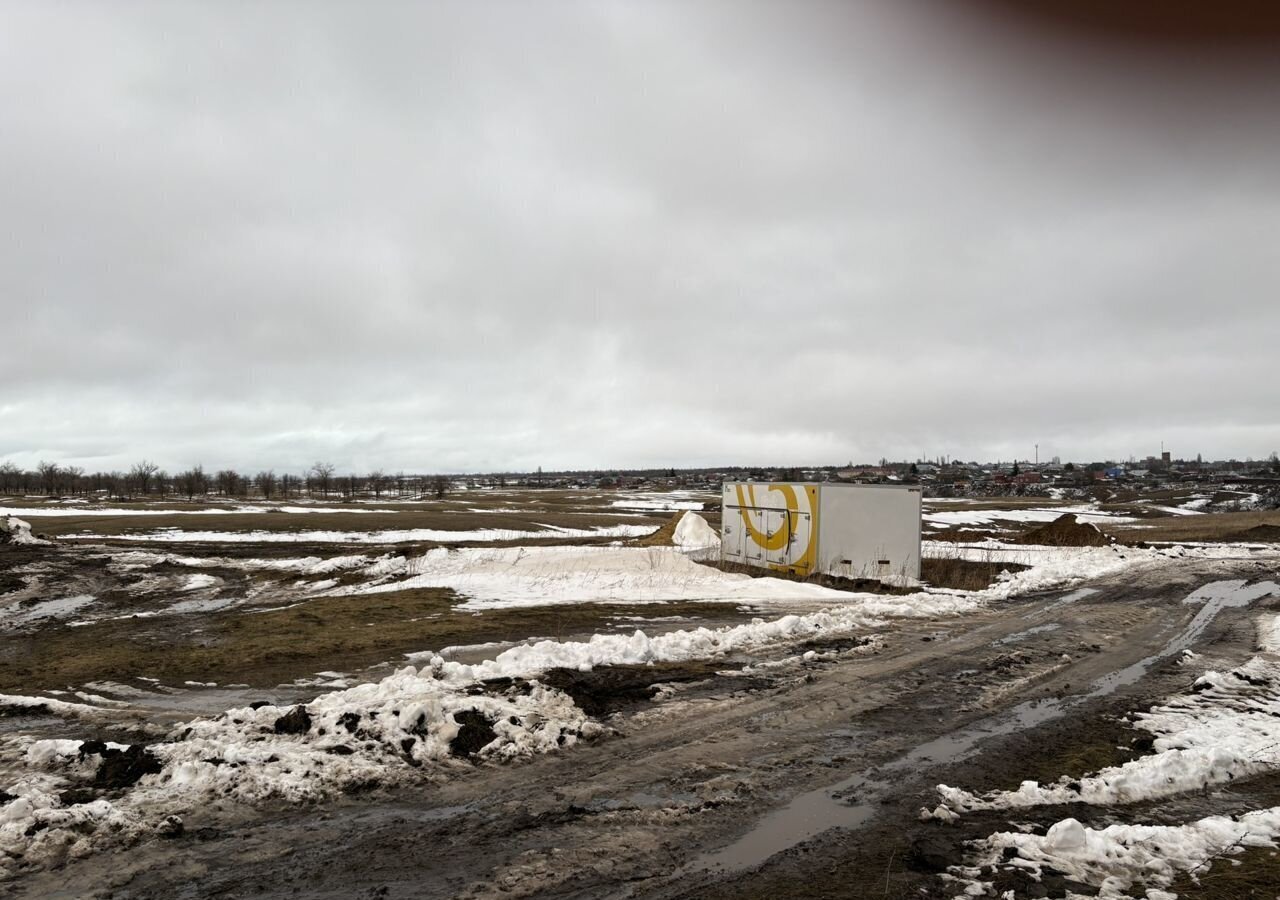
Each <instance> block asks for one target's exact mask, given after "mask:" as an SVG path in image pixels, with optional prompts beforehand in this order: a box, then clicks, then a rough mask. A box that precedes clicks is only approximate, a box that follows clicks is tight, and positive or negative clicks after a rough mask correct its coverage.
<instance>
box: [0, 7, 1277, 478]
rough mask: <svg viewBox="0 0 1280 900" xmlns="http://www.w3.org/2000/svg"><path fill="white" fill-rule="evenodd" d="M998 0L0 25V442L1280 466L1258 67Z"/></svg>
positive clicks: (561, 462) (282, 458) (1268, 177)
mask: <svg viewBox="0 0 1280 900" xmlns="http://www.w3.org/2000/svg"><path fill="white" fill-rule="evenodd" d="M998 7H999V4H982V3H972V4H968V3H961V2H956V3H953V4H950V5H948V6H945V7H944V6H942V5H939V4H924V3H903V2H895V0H868V2H864V3H860V4H844V3H842V4H837V3H830V4H826V3H807V4H787V5H780V4H772V3H761V4H750V3H745V4H744V3H739V2H734V3H710V2H694V3H675V2H672V3H646V4H630V3H621V2H619V3H593V2H581V3H568V2H558V3H550V4H536V5H532V4H523V3H515V2H511V3H503V2H494V3H485V4H470V3H456V4H451V3H436V4H404V5H401V4H393V3H386V4H379V5H374V6H373V7H367V6H366V7H361V8H359V9H357V8H356V7H352V6H350V5H347V4H333V5H332V6H323V5H319V4H313V3H307V4H286V3H273V4H259V5H255V6H252V7H236V8H228V7H225V6H220V5H217V4H204V5H194V4H193V5H183V4H171V3H162V4H155V5H132V6H130V5H125V6H123V7H121V6H114V7H112V8H111V9H107V8H105V7H103V6H101V5H97V4H84V5H75V4H57V5H49V4H42V3H32V4H29V5H22V4H18V3H12V4H7V5H6V6H5V7H4V9H3V10H2V11H0V108H3V109H5V111H6V123H5V126H4V127H3V129H0V167H2V169H3V171H5V172H6V173H8V176H9V177H6V178H4V179H0V227H3V229H4V232H5V240H4V241H3V243H2V244H0V303H2V304H3V308H4V317H3V321H4V322H5V328H4V347H5V352H4V353H3V354H0V384H3V389H2V390H0V459H6V458H7V459H12V460H14V461H15V462H18V463H19V464H32V463H34V461H35V460H36V459H38V458H42V457H44V458H51V459H59V460H64V461H68V462H75V463H78V464H81V465H85V466H86V467H88V468H91V469H94V468H110V467H117V466H121V465H124V464H126V463H127V462H129V461H131V460H134V459H136V458H138V457H140V456H148V457H152V458H156V459H158V460H159V461H161V462H163V463H164V464H165V465H168V466H171V467H172V466H179V465H184V464H187V463H191V462H196V461H203V462H204V463H205V464H206V465H217V466H221V465H237V466H243V467H246V468H251V467H255V466H262V465H272V466H276V467H278V468H298V467H302V466H305V465H306V464H308V463H310V462H311V461H313V460H314V459H316V458H331V459H334V460H335V461H336V462H338V463H339V464H340V466H342V467H343V468H348V467H355V468H363V467H373V466H383V467H389V468H405V469H410V470H448V471H465V470H491V469H520V468H532V467H535V466H538V465H543V466H545V467H547V468H561V467H596V466H600V467H603V466H610V465H618V466H643V465H668V464H669V465H682V464H714V463H730V462H778V463H803V462H844V461H847V460H849V459H869V458H878V457H880V456H890V457H900V456H909V457H915V456H916V455H918V454H925V455H937V454H940V453H946V454H949V455H956V456H961V457H965V458H987V457H992V458H994V457H1002V458H1008V457H1010V456H1013V455H1019V456H1024V457H1025V456H1028V455H1030V454H1031V452H1032V445H1033V444H1034V443H1036V442H1038V443H1039V444H1040V447H1041V454H1042V456H1048V455H1053V454H1058V455H1061V456H1063V457H1064V458H1092V457H1104V456H1113V457H1114V456H1128V455H1129V454H1131V453H1133V454H1139V455H1145V454H1146V453H1149V452H1155V451H1156V450H1157V449H1158V442H1159V441H1161V440H1164V441H1165V442H1166V443H1167V444H1168V445H1169V446H1171V447H1172V448H1173V449H1174V451H1175V453H1185V454H1186V455H1194V454H1195V453H1196V452H1203V453H1204V454H1205V455H1206V456H1218V455H1239V456H1242V457H1243V456H1245V455H1254V456H1263V455H1265V454H1267V453H1269V452H1270V451H1271V450H1273V449H1276V448H1277V447H1280V419H1278V417H1277V408H1278V406H1277V403H1276V401H1275V388H1274V358H1275V345H1276V338H1277V336H1280V304H1277V303H1276V301H1275V291H1276V288H1277V285H1280V255H1278V254H1276V253H1275V252H1274V243H1275V235H1276V234H1280V202H1278V201H1280V167H1277V166H1276V164H1275V152H1274V151H1275V147H1276V146H1277V138H1280V117H1277V116H1276V115H1275V104H1274V91H1273V90H1272V89H1271V88H1272V86H1273V85H1274V84H1275V83H1276V77H1277V75H1280V71H1278V69H1280V65H1277V62H1276V61H1277V60H1280V54H1277V53H1275V50H1276V45H1275V43H1274V42H1268V41H1265V40H1263V41H1253V42H1244V43H1239V44H1237V43H1231V42H1227V43H1223V42H1222V41H1221V40H1220V39H1217V38H1215V40H1214V41H1211V42H1206V43H1204V44H1203V45H1202V44H1197V43H1196V42H1194V41H1187V40H1179V41H1177V42H1172V43H1168V44H1165V43H1161V42H1158V41H1157V42H1154V43H1151V44H1149V45H1148V44H1143V43H1141V42H1139V43H1138V44H1137V45H1135V44H1134V43H1132V42H1128V41H1125V42H1116V41H1112V40H1108V39H1106V38H1105V37H1099V36H1097V35H1091V34H1088V33H1082V32H1081V31H1080V30H1058V29H1057V28H1056V27H1054V26H1053V25H1052V24H1046V23H1037V22H1035V21H1034V20H1030V19H1024V18H1021V17H1019V18H1016V19H1006V18H1005V17H1003V16H1001V15H999V14H996V13H993V12H992V8H997V9H998Z"/></svg>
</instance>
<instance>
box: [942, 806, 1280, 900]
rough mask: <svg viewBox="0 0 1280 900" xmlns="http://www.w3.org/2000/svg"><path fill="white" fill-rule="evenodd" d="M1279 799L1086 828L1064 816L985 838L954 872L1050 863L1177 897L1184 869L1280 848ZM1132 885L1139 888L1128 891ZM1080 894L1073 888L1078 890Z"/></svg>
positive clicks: (1107, 883) (1101, 882)
mask: <svg viewBox="0 0 1280 900" xmlns="http://www.w3.org/2000/svg"><path fill="white" fill-rule="evenodd" d="M1278 837H1280V807H1273V808H1271V809H1261V810H1257V811H1255V812H1249V813H1245V814H1244V815H1241V816H1238V817H1233V816H1209V817H1207V818H1203V819H1200V820H1198V821H1195V822H1189V823H1187V824H1184V825H1109V826H1107V827H1106V828H1097V829H1095V828H1088V827H1086V826H1085V825H1083V824H1081V823H1080V822H1079V821H1078V820H1076V819H1063V820H1062V821H1060V822H1056V823H1055V824H1054V825H1053V826H1051V827H1050V828H1049V830H1048V832H1047V833H1046V834H1044V835H1043V836H1041V835H1035V834H1023V833H1020V832H999V833H996V834H993V835H991V836H990V837H988V838H986V839H985V841H983V848H982V851H981V852H980V854H979V855H978V859H977V860H976V861H975V865H974V866H972V867H968V868H966V869H961V870H958V871H959V874H960V875H961V878H959V879H956V880H960V881H962V882H965V883H967V884H970V885H975V886H981V885H982V882H981V880H980V878H981V875H980V871H979V869H980V866H982V865H990V866H994V865H997V864H999V865H1014V866H1017V867H1018V868H1020V869H1023V870H1025V871H1026V872H1027V873H1028V874H1029V875H1031V876H1032V877H1033V878H1035V879H1036V880H1039V878H1040V875H1041V873H1042V872H1043V871H1044V870H1045V868H1046V867H1052V868H1053V869H1054V870H1055V871H1056V872H1058V873H1060V874H1062V875H1065V876H1066V877H1067V878H1070V879H1071V880H1073V881H1078V882H1082V883H1084V884H1089V885H1093V886H1094V887H1096V888H1098V889H1099V893H1098V896H1100V897H1107V898H1122V897H1131V896H1139V897H1146V898H1149V900H1151V898H1155V897H1171V896H1173V895H1171V894H1168V893H1165V892H1164V891H1162V890H1160V889H1161V888H1165V887H1168V886H1169V885H1170V884H1172V883H1173V881H1174V880H1175V879H1177V877H1178V876H1179V875H1181V874H1183V873H1186V872H1194V873H1198V874H1203V873H1205V872H1206V871H1207V870H1209V869H1210V868H1211V867H1212V866H1213V865H1215V864H1219V865H1229V864H1230V860H1229V857H1231V856H1234V855H1236V854H1239V853H1243V852H1244V851H1245V850H1246V849H1247V848H1250V847H1266V848H1274V847H1275V846H1276V839H1277V838H1278ZM1130 891H1133V892H1134V893H1133V894H1130ZM1072 896H1075V895H1072Z"/></svg>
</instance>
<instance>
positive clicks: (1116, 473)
mask: <svg viewBox="0 0 1280 900" xmlns="http://www.w3.org/2000/svg"><path fill="white" fill-rule="evenodd" d="M1104 471H1105V472H1106V475H1107V477H1108V478H1123V477H1124V474H1125V472H1124V466H1112V467H1111V468H1109V469H1106V470H1104Z"/></svg>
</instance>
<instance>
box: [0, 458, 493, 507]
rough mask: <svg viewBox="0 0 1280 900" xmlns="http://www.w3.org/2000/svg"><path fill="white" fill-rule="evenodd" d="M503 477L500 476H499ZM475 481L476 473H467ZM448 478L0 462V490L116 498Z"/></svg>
mask: <svg viewBox="0 0 1280 900" xmlns="http://www.w3.org/2000/svg"><path fill="white" fill-rule="evenodd" d="M498 479H499V480H501V476H498ZM468 481H469V482H471V483H472V485H474V483H475V479H468ZM451 483H452V482H451V480H450V479H448V478H446V477H445V476H444V475H430V476H424V475H406V474H405V473H404V472H397V473H396V474H394V475H393V474H388V473H386V472H383V471H381V470H375V471H373V472H369V473H368V474H365V475H356V474H348V475H338V474H337V468H336V467H335V466H334V465H333V464H332V463H328V462H317V463H316V464H315V465H313V466H311V468H309V469H308V470H307V471H306V472H304V473H303V474H301V475H295V474H292V473H288V472H286V473H284V474H280V475H277V474H276V473H275V471H274V470H272V469H266V470H264V471H261V472H258V473H256V474H253V475H251V474H249V473H247V472H237V471H236V470H235V469H220V470H218V471H216V472H211V473H206V472H205V470H204V467H203V466H193V467H191V468H190V469H186V470H184V471H182V472H178V473H177V474H174V475H170V474H169V473H168V472H165V471H164V470H162V469H161V468H160V467H159V466H158V465H156V464H155V463H153V462H151V461H149V460H143V461H142V462H139V463H137V464H136V465H134V466H133V467H132V468H130V469H129V470H128V471H127V472H120V471H114V472H93V473H86V472H85V471H84V469H82V468H80V467H79V466H64V465H59V464H58V463H53V462H47V461H43V460H42V461H41V462H40V463H39V464H38V465H37V466H36V468H35V469H30V470H27V469H20V468H18V467H17V466H15V465H14V464H13V463H11V462H4V463H0V494H10V495H13V494H43V495H45V496H48V497H64V496H88V495H98V496H107V497H117V498H136V497H184V498H186V499H187V500H195V499H196V498H197V497H208V496H211V495H213V496H222V497H235V498H241V499H248V498H250V497H258V498H261V499H263V500H274V499H287V498H289V497H332V496H341V497H342V498H344V499H347V500H354V499H355V498H357V497H373V498H374V499H381V498H382V497H383V496H391V497H398V498H405V497H422V496H434V497H437V498H443V497H444V496H445V495H446V494H447V493H448V490H449V486H450V484H451Z"/></svg>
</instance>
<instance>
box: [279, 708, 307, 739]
mask: <svg viewBox="0 0 1280 900" xmlns="http://www.w3.org/2000/svg"><path fill="white" fill-rule="evenodd" d="M274 728H275V732H276V734H306V733H307V732H308V731H310V730H311V714H310V713H309V712H307V708H306V707H305V706H295V707H294V708H293V709H291V710H289V711H288V712H287V713H285V714H284V715H283V716H281V717H280V718H278V719H276V724H275V726H274Z"/></svg>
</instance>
